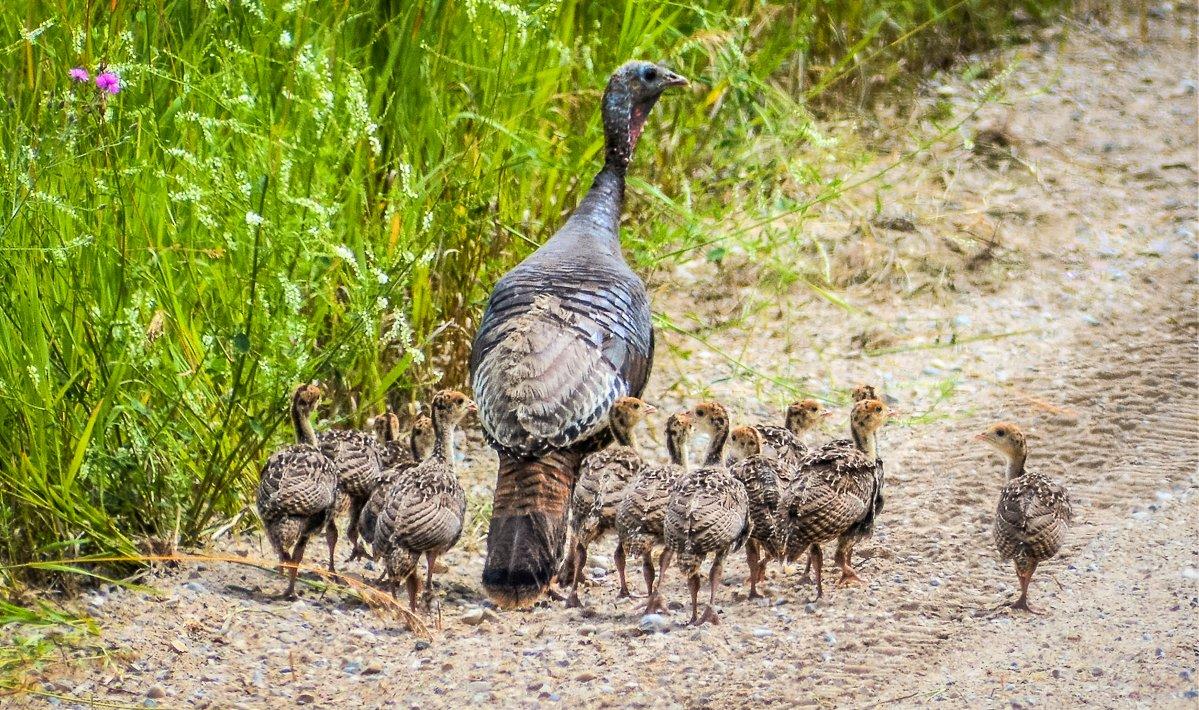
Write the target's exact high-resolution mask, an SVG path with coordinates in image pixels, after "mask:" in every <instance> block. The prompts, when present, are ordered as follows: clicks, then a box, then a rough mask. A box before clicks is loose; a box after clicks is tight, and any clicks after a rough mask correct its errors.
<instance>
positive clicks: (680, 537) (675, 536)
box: [662, 466, 751, 577]
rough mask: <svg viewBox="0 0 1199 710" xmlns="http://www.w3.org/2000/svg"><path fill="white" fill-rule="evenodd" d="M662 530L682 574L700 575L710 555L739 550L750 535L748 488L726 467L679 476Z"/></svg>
mask: <svg viewBox="0 0 1199 710" xmlns="http://www.w3.org/2000/svg"><path fill="white" fill-rule="evenodd" d="M662 528H663V537H664V539H665V543H666V547H667V548H668V549H670V550H671V551H673V553H674V555H675V560H676V563H677V566H678V567H679V569H680V570H681V571H682V573H683V575H684V576H687V577H694V576H696V575H698V574H699V567H700V565H701V564H703V561H704V559H705V558H706V557H707V556H708V555H710V554H717V553H727V552H728V551H729V550H730V549H733V550H736V549H738V548H740V547H741V545H743V544H744V543H745V540H746V539H747V537H748V536H749V534H750V531H751V523H750V520H749V497H748V495H747V494H746V492H745V486H744V485H742V484H741V482H740V481H738V480H737V479H735V478H733V476H732V475H731V474H729V472H728V469H726V468H725V467H723V466H704V467H702V468H698V469H696V470H695V471H692V472H690V473H687V474H685V475H683V476H680V477H679V478H678V479H677V480H676V481H675V482H674V484H672V485H671V487H670V498H669V500H668V501H667V504H666V515H665V518H664V520H663V526H662Z"/></svg>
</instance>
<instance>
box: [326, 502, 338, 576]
mask: <svg viewBox="0 0 1199 710" xmlns="http://www.w3.org/2000/svg"><path fill="white" fill-rule="evenodd" d="M325 543H326V544H328V545H329V571H330V572H336V571H337V570H336V569H335V568H334V567H333V553H335V552H336V551H337V523H336V521H334V520H333V513H332V512H330V513H329V521H328V522H327V523H325Z"/></svg>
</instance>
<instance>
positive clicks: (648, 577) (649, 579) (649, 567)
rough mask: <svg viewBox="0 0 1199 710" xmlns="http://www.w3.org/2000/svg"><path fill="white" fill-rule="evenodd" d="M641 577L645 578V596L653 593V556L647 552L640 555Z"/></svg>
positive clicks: (647, 596)
mask: <svg viewBox="0 0 1199 710" xmlns="http://www.w3.org/2000/svg"><path fill="white" fill-rule="evenodd" d="M641 576H642V577H645V596H646V598H649V597H650V596H651V595H652V594H653V593H654V556H653V554H652V553H651V552H649V551H648V550H647V551H646V552H645V553H643V554H642V555H641Z"/></svg>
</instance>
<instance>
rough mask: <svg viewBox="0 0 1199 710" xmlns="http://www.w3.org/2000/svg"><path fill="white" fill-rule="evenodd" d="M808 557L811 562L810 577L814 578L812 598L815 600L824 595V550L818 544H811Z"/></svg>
mask: <svg viewBox="0 0 1199 710" xmlns="http://www.w3.org/2000/svg"><path fill="white" fill-rule="evenodd" d="M808 559H809V560H810V561H811V562H812V577H813V578H815V580H816V598H815V599H813V600H812V601H816V599H819V598H820V597H823V596H824V575H823V572H824V551H823V550H821V549H820V545H812V549H811V550H810V551H809V552H808Z"/></svg>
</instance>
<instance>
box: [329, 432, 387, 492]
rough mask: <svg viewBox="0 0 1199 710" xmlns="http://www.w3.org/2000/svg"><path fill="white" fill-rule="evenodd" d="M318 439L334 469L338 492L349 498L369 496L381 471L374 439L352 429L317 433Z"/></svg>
mask: <svg viewBox="0 0 1199 710" xmlns="http://www.w3.org/2000/svg"><path fill="white" fill-rule="evenodd" d="M317 442H318V443H319V445H320V449H321V453H323V454H324V455H325V456H327V457H329V460H331V461H332V462H333V465H334V466H335V467H336V468H337V480H338V486H339V488H340V489H341V492H342V493H343V494H345V495H346V496H349V497H350V498H365V497H366V496H368V495H370V492H371V491H372V490H373V489H374V487H375V485H376V484H377V483H378V479H379V474H380V472H381V471H382V470H383V467H382V462H381V461H380V458H379V444H378V442H377V441H376V440H375V438H374V437H373V436H371V435H369V434H367V433H365V432H361V431H356V430H354V429H334V430H331V431H324V432H321V433H320V434H318V435H317Z"/></svg>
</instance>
